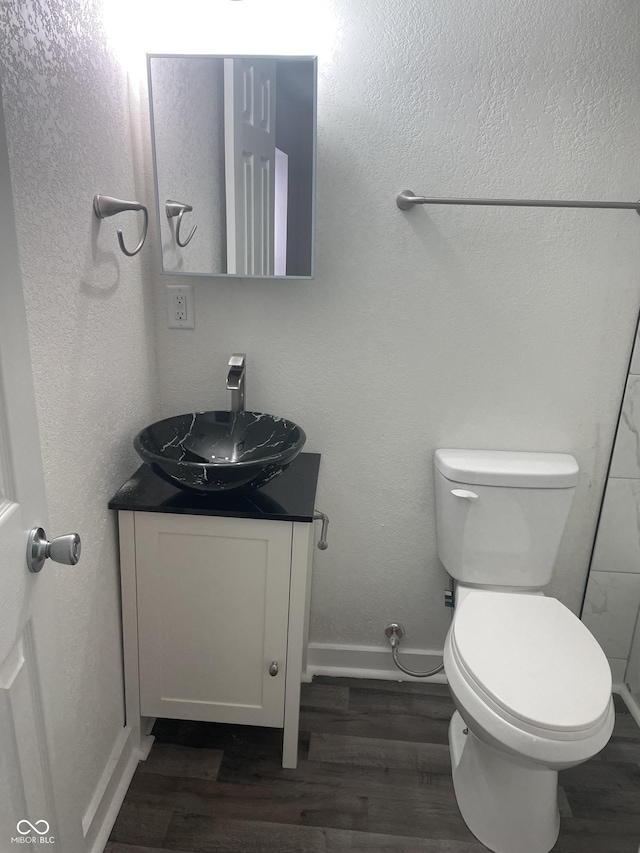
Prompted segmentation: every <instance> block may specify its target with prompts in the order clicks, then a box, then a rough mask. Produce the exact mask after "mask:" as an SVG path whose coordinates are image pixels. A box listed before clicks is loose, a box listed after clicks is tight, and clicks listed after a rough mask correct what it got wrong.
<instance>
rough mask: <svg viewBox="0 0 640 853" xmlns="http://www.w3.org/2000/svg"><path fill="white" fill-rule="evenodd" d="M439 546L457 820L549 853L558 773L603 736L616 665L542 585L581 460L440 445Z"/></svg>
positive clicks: (500, 841) (519, 847)
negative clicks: (447, 586) (448, 599)
mask: <svg viewBox="0 0 640 853" xmlns="http://www.w3.org/2000/svg"><path fill="white" fill-rule="evenodd" d="M434 461H435V477H436V515H437V539H438V554H439V557H440V560H441V561H442V563H443V565H444V567H445V569H446V570H447V572H448V573H449V574H450V575H451V576H452V577H453V578H454V579H455V581H456V589H455V601H456V603H455V609H454V614H453V620H452V622H451V627H450V629H449V632H448V634H447V638H446V641H445V648H444V669H445V673H446V676H447V679H448V682H449V687H450V689H451V693H452V695H453V699H454V702H455V705H456V708H457V710H456V712H455V713H454V715H453V717H452V719H451V723H450V725H449V746H450V752H451V764H452V772H453V785H454V789H455V794H456V799H457V801H458V806H459V808H460V812H461V814H462V817H463V818H464V820H465V822H466V824H467V826H468V827H469V829H470V830H471V832H473V834H474V835H475V836H476V838H478V840H479V841H481V842H482V843H483V844H484V845H485V846H486V847H488V848H489V850H493V851H494V853H547V851H549V850H551V849H552V848H553V846H554V844H555V842H556V839H557V837H558V832H559V829H560V816H559V813H558V805H557V788H558V771H559V770H561V769H563V768H566V767H572V766H574V765H576V764H580V763H581V762H583V761H587V759H589V758H591V757H592V756H594V755H595V754H596V753H597V752H599V751H600V750H601V749H602V748H603V747H604V746H605V745H606V743H607V741H608V740H609V738H610V737H611V732H612V731H613V724H614V718H615V717H614V709H613V701H612V697H611V670H610V668H609V663H608V661H607V659H606V657H605V655H604V652H603V651H602V649H601V648H600V646H599V645H598V643H597V641H596V640H595V638H594V637H593V635H592V634H591V633H590V632H589V630H588V629H587V628H586V627H585V625H583V624H582V622H581V621H580V620H579V619H578V618H577V617H576V616H575V615H574V614H573V613H572V612H571V611H570V610H569V609H568V608H566V607H565V606H564V605H563V604H561V603H560V602H559V601H558V600H557V599H555V598H551V597H547V596H545V595H544V593H543V591H542V587H544V586H545V585H546V584H547V583H548V582H549V581H550V580H551V575H552V573H553V568H554V564H555V560H556V556H557V553H558V546H559V544H560V539H561V537H562V532H563V530H564V527H565V524H566V520H567V516H568V514H569V509H570V507H571V502H572V500H573V494H574V491H575V487H576V484H577V482H578V474H579V469H578V464H577V462H576V460H575V459H574V458H573V456H569V455H567V454H562V453H524V452H522V453H518V452H511V451H487V450H437V451H436V454H435V460H434Z"/></svg>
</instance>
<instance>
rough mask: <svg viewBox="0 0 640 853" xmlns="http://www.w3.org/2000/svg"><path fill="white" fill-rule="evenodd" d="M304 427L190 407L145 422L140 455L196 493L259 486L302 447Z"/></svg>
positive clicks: (166, 477) (137, 441) (163, 474)
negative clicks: (150, 422)
mask: <svg viewBox="0 0 640 853" xmlns="http://www.w3.org/2000/svg"><path fill="white" fill-rule="evenodd" d="M306 439H307V437H306V435H305V434H304V431H303V430H302V429H301V428H300V427H299V426H297V425H296V424H294V423H293V422H292V421H287V420H285V419H284V418H276V417H275V416H274V415H265V414H261V413H260V412H190V413H189V414H185V415H176V417H173V418H166V419H165V420H163V421H158V422H157V423H155V424H151V426H148V427H146V428H145V429H143V430H142V432H140V433H138V435H137V436H136V437H135V439H134V442H133V443H134V446H135V448H136V450H137V451H138V455H139V456H140V457H141V459H142V460H143V461H144V462H146V463H147V464H148V465H149V466H150V467H151V469H152V470H153V471H154V473H156V474H157V475H158V476H159V477H162V479H163V480H167V481H168V482H170V483H172V484H173V485H174V486H178V487H179V488H181V489H187V490H190V491H197V492H222V491H230V490H231V489H259V488H260V486H264V485H265V483H268V482H269V480H273V478H274V477H277V476H278V474H281V473H282V472H283V471H284V470H285V468H286V467H287V466H288V465H289V463H291V462H292V461H293V460H294V459H295V458H296V456H297V455H298V453H300V451H301V450H302V448H303V446H304V443H305V441H306Z"/></svg>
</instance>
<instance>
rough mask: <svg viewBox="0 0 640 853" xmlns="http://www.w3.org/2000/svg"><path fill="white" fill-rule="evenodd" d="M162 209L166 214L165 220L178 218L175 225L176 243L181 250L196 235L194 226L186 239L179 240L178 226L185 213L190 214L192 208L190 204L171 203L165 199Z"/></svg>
mask: <svg viewBox="0 0 640 853" xmlns="http://www.w3.org/2000/svg"><path fill="white" fill-rule="evenodd" d="M164 209H165V211H166V214H167V219H171V218H172V217H173V216H177V217H178V224H177V225H176V243H177V244H178V246H180V247H181V248H182V249H184V247H185V246H186V245H187V243H189V242H190V240H191V238H192V237H193V235H194V234H195V233H196V231H197V228H198V226H197V225H194V226H193V228H192V229H191V233H190V234H189V236H188V237H187V239H186V240H185V241H184V242H182V241H181V240H180V226H181V225H182V217H183V216H184V214H185V213H191V212H192V211H193V207H192V205H190V204H183V203H182V202H181V201H171V200H170V199H167V201H166V204H165V206H164Z"/></svg>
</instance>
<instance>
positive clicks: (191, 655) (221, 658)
mask: <svg viewBox="0 0 640 853" xmlns="http://www.w3.org/2000/svg"><path fill="white" fill-rule="evenodd" d="M291 536H292V525H291V522H286V521H262V520H255V519H250V518H246V519H245V518H212V517H208V516H190V515H171V514H167V513H142V512H137V513H135V542H136V577H137V597H138V648H139V660H140V710H141V713H142V714H143V716H148V717H171V718H177V719H186V720H208V721H210V722H218V723H239V724H245V725H253V726H276V727H277V726H282V725H283V722H284V692H285V675H286V657H287V627H288V618H289V580H290V575H291Z"/></svg>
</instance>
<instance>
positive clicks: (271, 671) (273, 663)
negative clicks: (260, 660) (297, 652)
mask: <svg viewBox="0 0 640 853" xmlns="http://www.w3.org/2000/svg"><path fill="white" fill-rule="evenodd" d="M277 674H278V661H277V660H274V661H271V666H270V667H269V675H277Z"/></svg>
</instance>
